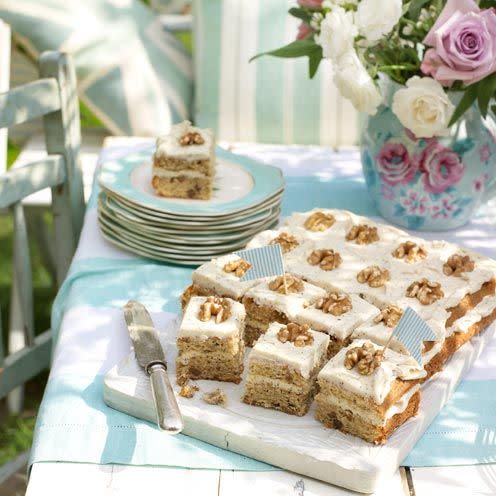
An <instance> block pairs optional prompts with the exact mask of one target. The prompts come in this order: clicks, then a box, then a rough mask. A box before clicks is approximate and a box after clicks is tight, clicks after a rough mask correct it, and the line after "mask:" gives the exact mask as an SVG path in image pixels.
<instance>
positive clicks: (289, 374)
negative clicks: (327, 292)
mask: <svg viewBox="0 0 496 496" xmlns="http://www.w3.org/2000/svg"><path fill="white" fill-rule="evenodd" d="M328 342H329V337H328V336H327V335H326V334H324V333H321V332H315V331H312V330H311V329H310V328H309V327H308V326H304V325H298V324H295V323H289V324H287V325H284V324H278V323H273V324H271V325H270V327H269V329H268V330H267V332H266V333H265V334H264V335H263V336H261V337H260V339H259V340H258V341H257V343H256V344H255V346H254V348H253V350H252V351H251V353H250V357H249V361H248V363H249V365H248V367H249V368H248V377H247V379H246V385H245V392H244V395H243V398H242V399H243V401H244V402H245V403H248V404H250V405H258V406H262V407H264V408H272V409H274V410H280V411H282V412H286V413H289V414H291V415H298V416H302V415H305V414H306V413H307V412H308V409H309V408H310V403H311V402H312V398H313V396H314V394H315V387H316V378H317V374H318V372H319V370H320V369H321V367H322V365H323V363H324V361H325V358H326V352H327V345H328Z"/></svg>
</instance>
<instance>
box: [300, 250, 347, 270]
mask: <svg viewBox="0 0 496 496" xmlns="http://www.w3.org/2000/svg"><path fill="white" fill-rule="evenodd" d="M342 261H343V259H342V258H341V255H340V254H339V253H338V252H337V251H334V250H332V249H329V250H313V251H312V253H310V255H309V256H308V258H307V262H308V263H309V264H310V265H318V266H319V267H320V268H321V269H322V270H334V269H336V268H338V267H339V266H340V265H341V262H342Z"/></svg>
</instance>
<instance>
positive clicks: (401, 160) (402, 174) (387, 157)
mask: <svg viewBox="0 0 496 496" xmlns="http://www.w3.org/2000/svg"><path fill="white" fill-rule="evenodd" d="M377 169H378V171H379V174H381V176H382V178H383V179H384V182H386V183H387V184H389V185H391V186H394V185H396V184H400V183H401V184H407V183H409V182H410V181H411V180H412V179H413V178H414V176H415V173H416V172H417V164H416V163H414V162H413V161H412V160H410V155H409V154H408V150H407V149H406V147H405V145H402V144H400V143H386V144H384V146H383V147H382V148H381V150H380V151H379V153H378V154H377Z"/></svg>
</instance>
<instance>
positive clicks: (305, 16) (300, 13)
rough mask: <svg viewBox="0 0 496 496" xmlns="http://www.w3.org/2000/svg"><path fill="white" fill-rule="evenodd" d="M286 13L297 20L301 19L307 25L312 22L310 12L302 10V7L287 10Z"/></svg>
mask: <svg viewBox="0 0 496 496" xmlns="http://www.w3.org/2000/svg"><path fill="white" fill-rule="evenodd" d="M288 12H289V14H290V15H292V16H293V17H296V18H297V19H301V20H302V21H303V22H306V23H307V24H310V21H311V20H312V12H311V11H309V10H308V9H304V8H302V7H293V8H291V9H289V11H288Z"/></svg>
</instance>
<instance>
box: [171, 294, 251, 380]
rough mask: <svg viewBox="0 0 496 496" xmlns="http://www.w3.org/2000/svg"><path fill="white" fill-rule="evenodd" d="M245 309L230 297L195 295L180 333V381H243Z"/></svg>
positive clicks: (177, 365) (178, 338)
mask: <svg viewBox="0 0 496 496" xmlns="http://www.w3.org/2000/svg"><path fill="white" fill-rule="evenodd" d="M245 317H246V314H245V309H244V307H243V305H242V304H241V303H239V302H237V301H234V300H231V299H229V298H219V297H215V296H208V297H201V296H195V297H193V298H191V300H190V302H189V303H188V306H187V307H186V310H185V312H184V316H183V319H182V322H181V325H180V327H179V331H178V333H177V348H178V356H177V359H176V378H177V382H178V384H184V383H185V382H187V380H188V379H212V380H217V381H228V382H234V383H236V384H239V382H240V381H241V373H242V372H243V359H244V340H243V333H244V327H245Z"/></svg>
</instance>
